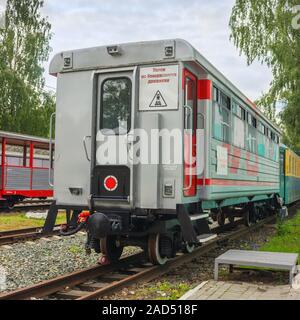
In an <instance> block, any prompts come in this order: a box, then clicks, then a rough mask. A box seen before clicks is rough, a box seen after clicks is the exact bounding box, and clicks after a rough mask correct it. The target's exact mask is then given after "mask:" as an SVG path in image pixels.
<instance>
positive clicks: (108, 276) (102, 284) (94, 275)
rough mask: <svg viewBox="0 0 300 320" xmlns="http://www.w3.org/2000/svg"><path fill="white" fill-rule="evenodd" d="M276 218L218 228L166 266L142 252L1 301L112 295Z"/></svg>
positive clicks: (19, 291) (24, 289) (186, 261)
mask: <svg viewBox="0 0 300 320" xmlns="http://www.w3.org/2000/svg"><path fill="white" fill-rule="evenodd" d="M275 218H276V217H275V216H272V217H268V218H266V219H264V220H262V221H261V222H259V223H257V224H255V225H253V226H251V227H250V228H247V227H245V226H242V225H240V224H238V223H237V224H235V226H234V227H228V226H227V227H226V228H225V231H224V232H222V233H221V231H220V228H215V229H213V232H215V233H217V234H218V237H217V238H216V239H214V240H212V241H210V242H208V243H206V244H204V245H202V246H201V247H199V248H197V249H196V250H195V251H194V252H193V253H191V254H183V253H181V254H178V255H177V256H176V257H175V258H174V259H172V260H169V261H168V262H167V264H166V265H164V266H153V265H151V264H149V263H148V262H147V261H146V258H145V256H144V254H143V253H139V254H135V255H132V256H129V257H126V258H123V259H122V260H120V261H119V262H118V263H116V264H113V265H108V266H99V265H96V266H94V267H91V268H88V269H85V270H81V271H76V272H73V273H71V274H68V275H64V276H61V277H58V278H55V279H52V280H47V281H44V282H41V283H39V284H36V285H32V286H30V287H27V288H23V289H19V290H16V291H12V292H9V293H6V294H2V295H0V300H28V299H50V300H51V299H55V300H59V299H62V300H69V299H73V300H92V299H97V298H101V297H103V296H109V295H111V294H112V293H114V292H116V291H117V290H120V289H121V288H124V287H127V286H130V285H132V284H135V283H138V282H141V281H143V282H149V281H151V280H154V279H155V278H158V277H159V276H161V275H163V274H164V273H166V272H168V271H170V270H171V269H173V268H175V267H178V266H180V265H182V264H185V263H188V262H190V261H191V260H193V259H195V258H197V257H199V256H201V255H204V254H205V253H207V252H208V251H210V250H212V249H214V248H216V247H217V246H219V245H220V244H221V243H224V242H226V241H228V240H232V239H237V238H240V237H242V236H244V235H246V234H248V233H250V232H251V231H253V230H255V229H258V228H260V227H262V226H263V225H264V224H265V223H271V222H272V221H274V220H275ZM226 229H227V230H226Z"/></svg>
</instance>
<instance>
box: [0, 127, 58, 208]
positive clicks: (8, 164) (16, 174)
mask: <svg viewBox="0 0 300 320" xmlns="http://www.w3.org/2000/svg"><path fill="white" fill-rule="evenodd" d="M0 143H1V144H0V146H1V148H0V151H1V153H0V207H4V208H10V209H11V208H13V206H14V205H15V204H16V203H18V202H20V201H22V200H24V199H26V198H29V199H30V198H40V199H44V198H52V197H53V189H52V187H51V186H50V185H49V176H50V177H51V176H52V175H53V169H52V165H53V163H52V164H50V161H49V141H48V140H47V139H43V138H38V137H33V136H28V135H21V134H15V133H9V132H4V131H0ZM50 166H51V169H50V170H51V172H50V173H49V167H50Z"/></svg>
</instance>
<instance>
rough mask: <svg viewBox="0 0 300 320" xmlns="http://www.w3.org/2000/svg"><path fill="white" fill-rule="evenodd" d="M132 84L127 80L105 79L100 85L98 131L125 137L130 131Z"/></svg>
mask: <svg viewBox="0 0 300 320" xmlns="http://www.w3.org/2000/svg"><path fill="white" fill-rule="evenodd" d="M131 88H132V84H131V80H130V79H129V78H115V79H107V80H105V81H104V82H103V84H102V90H101V102H102V104H101V112H100V116H101V118H100V130H101V132H102V133H103V134H106V135H125V134H127V133H128V132H129V131H130V129H131V100H132V99H131V98H132V90H131Z"/></svg>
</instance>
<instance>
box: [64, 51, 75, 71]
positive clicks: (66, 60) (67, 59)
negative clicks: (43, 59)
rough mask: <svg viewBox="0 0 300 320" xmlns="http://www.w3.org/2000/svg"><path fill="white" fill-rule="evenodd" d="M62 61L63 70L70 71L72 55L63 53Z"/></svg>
mask: <svg viewBox="0 0 300 320" xmlns="http://www.w3.org/2000/svg"><path fill="white" fill-rule="evenodd" d="M63 61H64V69H72V68H73V53H72V52H64V53H63Z"/></svg>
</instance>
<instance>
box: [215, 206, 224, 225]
mask: <svg viewBox="0 0 300 320" xmlns="http://www.w3.org/2000/svg"><path fill="white" fill-rule="evenodd" d="M217 221H218V224H219V226H220V227H223V226H224V224H225V214H224V213H223V212H222V210H220V211H219V212H218V214H217Z"/></svg>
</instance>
